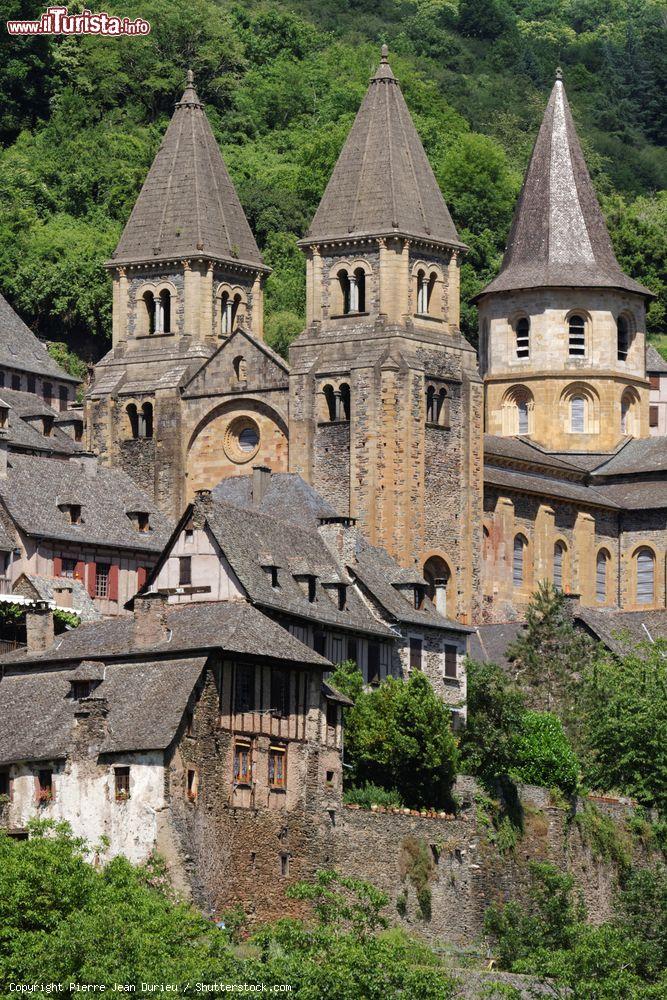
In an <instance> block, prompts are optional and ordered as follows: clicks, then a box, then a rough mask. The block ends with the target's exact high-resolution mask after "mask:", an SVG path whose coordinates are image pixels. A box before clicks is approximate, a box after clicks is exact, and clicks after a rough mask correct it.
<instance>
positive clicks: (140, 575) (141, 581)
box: [137, 566, 148, 590]
mask: <svg viewBox="0 0 667 1000" xmlns="http://www.w3.org/2000/svg"><path fill="white" fill-rule="evenodd" d="M147 577H148V571H147V569H146V567H145V566H139V567H138V569H137V590H141V588H142V587H143V586H144V585H145V583H146V579H147Z"/></svg>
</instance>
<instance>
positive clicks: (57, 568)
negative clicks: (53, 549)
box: [53, 556, 63, 576]
mask: <svg viewBox="0 0 667 1000" xmlns="http://www.w3.org/2000/svg"><path fill="white" fill-rule="evenodd" d="M53 575H54V576H62V575H63V561H62V559H61V558H60V556H54V557H53Z"/></svg>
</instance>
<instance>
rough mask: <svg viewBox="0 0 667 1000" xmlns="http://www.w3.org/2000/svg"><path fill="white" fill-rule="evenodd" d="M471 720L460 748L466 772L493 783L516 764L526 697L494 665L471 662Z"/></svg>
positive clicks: (461, 739)
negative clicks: (518, 738)
mask: <svg viewBox="0 0 667 1000" xmlns="http://www.w3.org/2000/svg"><path fill="white" fill-rule="evenodd" d="M467 679H468V697H467V703H468V721H467V724H466V728H465V729H464V731H463V732H462V734H461V738H460V742H459V747H460V751H461V766H462V768H463V770H464V771H467V772H469V773H471V774H475V775H479V776H480V777H482V778H484V779H485V780H486V781H493V780H494V779H496V778H499V777H502V776H504V775H509V773H510V771H511V770H512V769H513V767H514V765H515V755H516V734H517V733H518V731H519V730H520V728H521V724H522V720H523V717H524V714H525V704H524V699H523V695H522V694H521V692H520V691H519V690H518V689H517V688H516V687H515V686H514V685H513V684H512V682H511V681H510V680H509V678H508V677H507V675H506V674H505V673H504V671H503V670H502V669H501V668H500V667H499V666H497V665H496V664H495V663H478V662H477V661H475V660H468V663H467Z"/></svg>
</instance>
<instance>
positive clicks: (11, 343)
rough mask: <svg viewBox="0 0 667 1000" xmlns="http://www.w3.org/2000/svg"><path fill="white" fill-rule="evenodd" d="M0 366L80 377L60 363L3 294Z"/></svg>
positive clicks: (62, 377)
mask: <svg viewBox="0 0 667 1000" xmlns="http://www.w3.org/2000/svg"><path fill="white" fill-rule="evenodd" d="M0 367H5V368H15V369H16V370H17V371H23V372H30V373H31V374H33V375H42V376H44V377H45V378H47V379H48V378H49V377H50V378H54V379H58V381H60V382H73V383H78V381H79V380H78V379H76V378H74V377H73V376H72V375H68V374H67V372H66V371H65V370H64V369H63V368H61V367H60V365H59V364H57V363H56V362H55V361H54V360H53V358H52V357H51V355H50V354H49V352H48V351H47V349H46V347H45V346H44V344H42V342H41V341H40V340H38V339H37V337H36V336H35V334H34V333H33V332H32V330H31V329H30V328H29V327H27V326H26V324H25V323H24V322H23V320H22V319H21V317H20V316H19V315H18V313H17V312H15V311H14V310H13V309H12V307H11V306H10V304H9V302H8V301H7V299H6V298H5V297H4V295H0Z"/></svg>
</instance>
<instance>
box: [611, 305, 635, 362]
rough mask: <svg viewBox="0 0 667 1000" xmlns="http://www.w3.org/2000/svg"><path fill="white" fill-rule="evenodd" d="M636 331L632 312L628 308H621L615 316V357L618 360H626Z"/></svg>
mask: <svg viewBox="0 0 667 1000" xmlns="http://www.w3.org/2000/svg"><path fill="white" fill-rule="evenodd" d="M636 332H637V323H636V320H635V316H634V313H633V312H631V311H630V310H629V309H622V310H621V312H620V313H619V314H618V316H617V317H616V357H617V359H618V361H626V360H627V357H628V354H629V353H630V351H631V350H632V345H633V342H634V339H635V334H636Z"/></svg>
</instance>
